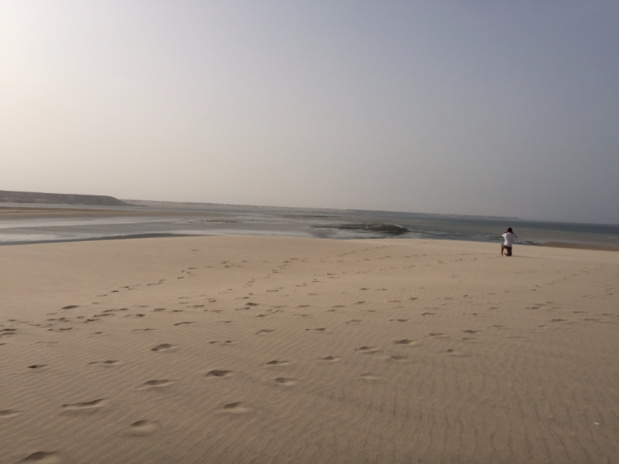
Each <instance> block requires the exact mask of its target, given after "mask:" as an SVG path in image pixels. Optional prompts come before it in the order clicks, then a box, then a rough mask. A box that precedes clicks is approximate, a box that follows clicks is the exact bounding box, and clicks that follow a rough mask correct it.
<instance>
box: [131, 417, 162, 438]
mask: <svg viewBox="0 0 619 464" xmlns="http://www.w3.org/2000/svg"><path fill="white" fill-rule="evenodd" d="M158 430H159V423H158V422H155V421H150V420H139V421H137V422H134V423H133V424H131V425H130V426H129V431H130V433H131V434H132V435H139V436H144V435H152V434H153V433H155V432H157V431H158Z"/></svg>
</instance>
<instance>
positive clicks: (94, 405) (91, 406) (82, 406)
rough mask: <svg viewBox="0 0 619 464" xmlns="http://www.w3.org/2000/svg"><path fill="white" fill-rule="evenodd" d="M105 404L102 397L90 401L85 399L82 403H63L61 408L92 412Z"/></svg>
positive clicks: (69, 410)
mask: <svg viewBox="0 0 619 464" xmlns="http://www.w3.org/2000/svg"><path fill="white" fill-rule="evenodd" d="M104 404H105V400H104V399H103V398H99V399H96V400H92V401H85V402H83V403H70V404H63V405H62V409H63V410H64V411H66V412H92V411H95V410H97V409H99V408H100V407H102V406H103V405H104Z"/></svg>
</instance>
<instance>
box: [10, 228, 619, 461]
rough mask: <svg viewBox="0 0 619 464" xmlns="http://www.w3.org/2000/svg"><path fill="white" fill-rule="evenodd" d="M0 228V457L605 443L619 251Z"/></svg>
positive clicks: (504, 453)
mask: <svg viewBox="0 0 619 464" xmlns="http://www.w3.org/2000/svg"><path fill="white" fill-rule="evenodd" d="M514 252H515V256H514V257H512V258H506V257H500V256H499V246H498V245H492V244H483V243H469V242H448V241H417V240H373V241H370V240H368V241H361V240H357V241H330V240H318V239H293V238H267V237H201V238H166V239H143V240H124V241H102V242H83V243H64V244H46V245H27V246H4V247H0V297H1V300H0V311H1V316H0V355H1V356H0V379H1V382H0V463H3V464H4V463H17V462H38V463H71V464H82V463H91V464H92V463H94V464H97V463H101V464H109V463H115V464H123V463H132V464H134V463H162V464H163V463H166V464H169V463H187V464H191V463H196V464H198V463H257V464H259V463H364V462H366V463H413V462H414V463H418V462H419V463H579V464H580V463H588V462H595V463H615V462H619V356H618V355H619V331H618V329H619V309H618V305H617V301H618V299H617V296H618V294H619V292H618V290H619V289H618V288H617V287H618V285H619V278H618V277H619V254H618V253H605V252H601V251H589V250H568V249H559V248H556V249H555V248H541V247H525V246H517V247H515V249H514Z"/></svg>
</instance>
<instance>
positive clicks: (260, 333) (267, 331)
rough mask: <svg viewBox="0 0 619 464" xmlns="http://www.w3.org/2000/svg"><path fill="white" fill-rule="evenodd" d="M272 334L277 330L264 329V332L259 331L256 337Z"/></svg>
mask: <svg viewBox="0 0 619 464" xmlns="http://www.w3.org/2000/svg"><path fill="white" fill-rule="evenodd" d="M271 332H275V330H273V329H262V330H259V331H258V332H256V335H264V334H268V333H271Z"/></svg>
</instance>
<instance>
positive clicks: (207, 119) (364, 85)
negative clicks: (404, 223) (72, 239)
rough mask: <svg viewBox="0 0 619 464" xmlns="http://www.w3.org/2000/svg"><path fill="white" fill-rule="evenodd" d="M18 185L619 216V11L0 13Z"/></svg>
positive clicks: (345, 2)
mask: <svg viewBox="0 0 619 464" xmlns="http://www.w3.org/2000/svg"><path fill="white" fill-rule="evenodd" d="M0 189H3V190H29V191H45V192H55V193H92V194H104V195H113V196H116V197H119V198H124V199H148V200H170V201H198V202H215V203H234V204H254V205H278V206H308V207H327V208H329V207H333V208H355V209H380V210H392V211H393V210H395V211H412V212H428V213H456V214H481V215H510V216H519V217H522V218H529V219H548V220H566V221H585V222H586V221H589V222H607V223H619V2H618V1H616V0H578V1H572V0H554V1H552V0H541V1H540V0H518V1H513V0H505V1H503V0H493V1H487V0H460V1H456V0H451V1H441V0H420V1H415V0H408V1H404V0H402V1H396V0H392V1H389V0H381V1H379V0H375V1H365V0H299V1H294V0H246V1H241V0H213V1H208V0H202V1H198V0H195V1H189V0H166V1H163V0H73V1H69V0H38V1H37V0H2V1H1V2H0Z"/></svg>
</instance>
